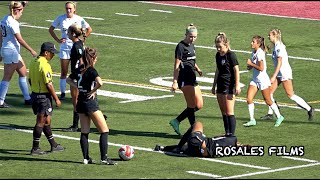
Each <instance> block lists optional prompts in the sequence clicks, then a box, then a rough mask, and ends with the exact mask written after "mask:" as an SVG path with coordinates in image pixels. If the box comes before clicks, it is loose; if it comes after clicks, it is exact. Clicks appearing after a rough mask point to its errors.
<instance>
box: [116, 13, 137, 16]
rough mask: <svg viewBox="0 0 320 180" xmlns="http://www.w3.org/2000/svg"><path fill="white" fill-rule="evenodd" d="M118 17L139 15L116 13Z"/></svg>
mask: <svg viewBox="0 0 320 180" xmlns="http://www.w3.org/2000/svg"><path fill="white" fill-rule="evenodd" d="M115 14H117V15H120V16H139V15H137V14H126V13H115Z"/></svg>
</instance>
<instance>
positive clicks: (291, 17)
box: [138, 1, 320, 21]
mask: <svg viewBox="0 0 320 180" xmlns="http://www.w3.org/2000/svg"><path fill="white" fill-rule="evenodd" d="M138 2H140V3H148V4H158V5H165V6H175V7H184V8H192V9H204V10H211V11H224V12H234V13H241V14H253V15H260V16H271V17H280V18H290V19H302V20H311V21H320V20H319V19H312V18H302V17H293V16H280V15H272V14H262V13H253V12H244V11H233V10H223V9H214V8H204V7H194V6H186V5H177V4H166V3H159V2H151V1H138Z"/></svg>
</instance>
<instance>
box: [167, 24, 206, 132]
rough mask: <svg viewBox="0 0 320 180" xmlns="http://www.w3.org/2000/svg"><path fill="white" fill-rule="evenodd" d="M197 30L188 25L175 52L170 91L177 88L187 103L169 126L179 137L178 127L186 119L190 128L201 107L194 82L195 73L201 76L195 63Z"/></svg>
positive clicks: (196, 85)
mask: <svg viewBox="0 0 320 180" xmlns="http://www.w3.org/2000/svg"><path fill="white" fill-rule="evenodd" d="M197 36H198V30H197V28H196V26H194V25H193V24H190V25H189V26H188V27H187V28H186V33H185V38H184V40H182V41H180V42H179V43H178V45H177V46H176V50H175V63H174V71H173V83H172V88H171V90H172V91H173V92H175V91H176V90H177V89H178V88H179V89H180V90H181V91H182V92H183V95H184V97H185V100H186V102H187V108H186V109H185V110H184V111H183V112H182V113H181V114H180V115H179V116H177V117H176V118H175V119H173V120H171V121H170V122H169V124H170V125H171V126H172V127H173V129H174V131H175V132H176V133H177V134H179V135H181V133H180V129H179V125H180V122H181V121H183V120H184V119H185V118H186V117H188V119H189V123H190V125H191V126H192V125H193V124H194V123H195V112H196V111H198V110H199V109H201V108H202V107H203V99H202V93H201V90H200V87H199V85H198V82H197V80H196V72H198V74H199V75H200V76H202V71H201V70H200V68H199V67H198V65H197V63H196V52H195V47H194V44H193V43H194V42H195V40H196V39H197Z"/></svg>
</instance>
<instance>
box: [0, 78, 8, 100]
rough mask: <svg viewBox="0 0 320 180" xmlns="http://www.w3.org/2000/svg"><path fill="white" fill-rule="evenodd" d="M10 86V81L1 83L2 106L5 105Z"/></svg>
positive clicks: (0, 98)
mask: <svg viewBox="0 0 320 180" xmlns="http://www.w3.org/2000/svg"><path fill="white" fill-rule="evenodd" d="M9 84H10V82H9V81H1V85H0V104H1V105H2V104H3V103H4V100H5V98H6V95H7V92H8V88H9Z"/></svg>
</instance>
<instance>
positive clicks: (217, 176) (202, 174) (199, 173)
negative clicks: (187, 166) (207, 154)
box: [186, 171, 221, 178]
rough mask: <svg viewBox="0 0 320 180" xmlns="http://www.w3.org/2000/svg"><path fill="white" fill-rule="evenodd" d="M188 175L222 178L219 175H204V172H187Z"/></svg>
mask: <svg viewBox="0 0 320 180" xmlns="http://www.w3.org/2000/svg"><path fill="white" fill-rule="evenodd" d="M186 172H187V173H190V174H196V175H200V176H207V177H212V178H219V177H221V176H219V175H215V174H210V173H204V172H199V171H186Z"/></svg>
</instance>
